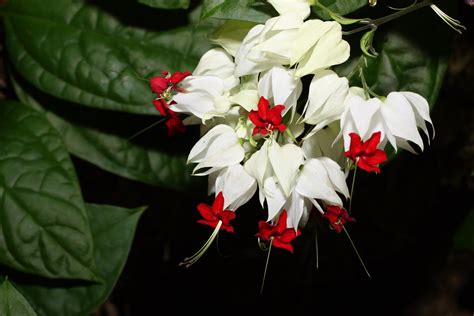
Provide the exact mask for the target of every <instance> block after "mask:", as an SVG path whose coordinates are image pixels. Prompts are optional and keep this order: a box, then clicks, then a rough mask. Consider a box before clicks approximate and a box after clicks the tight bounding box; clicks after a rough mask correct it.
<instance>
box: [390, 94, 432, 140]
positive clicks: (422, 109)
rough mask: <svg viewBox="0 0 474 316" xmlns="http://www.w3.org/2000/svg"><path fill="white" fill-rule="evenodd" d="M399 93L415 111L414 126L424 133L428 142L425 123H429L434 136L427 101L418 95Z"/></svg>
mask: <svg viewBox="0 0 474 316" xmlns="http://www.w3.org/2000/svg"><path fill="white" fill-rule="evenodd" d="M399 93H401V94H402V95H403V96H404V97H405V98H406V99H407V100H408V102H410V104H411V106H412V107H413V109H415V119H416V124H417V125H418V127H420V128H421V129H422V130H423V132H425V134H426V136H427V137H428V141H429V139H430V135H429V133H428V129H427V128H426V123H425V121H426V122H428V123H430V125H431V127H433V136H434V126H433V122H432V121H431V117H430V106H429V104H428V101H426V99H425V98H423V97H422V96H421V95H419V94H418V93H414V92H409V91H401V92H399Z"/></svg>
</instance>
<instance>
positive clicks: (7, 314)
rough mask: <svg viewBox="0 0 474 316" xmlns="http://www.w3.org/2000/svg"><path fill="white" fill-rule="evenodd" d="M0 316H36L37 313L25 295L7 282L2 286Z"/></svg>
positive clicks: (0, 288) (0, 287)
mask: <svg viewBox="0 0 474 316" xmlns="http://www.w3.org/2000/svg"><path fill="white" fill-rule="evenodd" d="M0 315H2V316H36V313H35V311H34V310H33V308H32V307H31V305H30V303H28V301H27V300H26V299H25V298H24V297H23V295H21V293H20V292H18V291H17V290H16V289H15V287H14V286H13V285H11V283H10V282H8V280H5V281H3V283H2V286H0Z"/></svg>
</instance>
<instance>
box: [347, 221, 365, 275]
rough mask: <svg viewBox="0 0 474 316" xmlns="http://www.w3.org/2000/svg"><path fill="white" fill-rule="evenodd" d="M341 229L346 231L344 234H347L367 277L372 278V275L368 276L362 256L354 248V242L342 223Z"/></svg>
mask: <svg viewBox="0 0 474 316" xmlns="http://www.w3.org/2000/svg"><path fill="white" fill-rule="evenodd" d="M342 229H343V230H344V233H346V236H347V238H348V239H349V242H350V243H351V245H352V248H354V251H355V253H356V255H357V258H359V261H360V264H361V265H362V267H363V268H364V270H365V273H367V276H368V277H369V279H372V277H371V276H370V273H369V271H368V270H367V268H366V267H365V264H364V261H363V260H362V257H361V256H360V255H359V252H358V251H357V248H356V246H355V245H354V242H353V241H352V238H351V236H349V233H348V232H347V230H346V228H345V227H344V225H342Z"/></svg>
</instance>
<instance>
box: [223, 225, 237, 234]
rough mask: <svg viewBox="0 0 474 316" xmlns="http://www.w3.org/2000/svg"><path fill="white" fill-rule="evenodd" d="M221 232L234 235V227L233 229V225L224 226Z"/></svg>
mask: <svg viewBox="0 0 474 316" xmlns="http://www.w3.org/2000/svg"><path fill="white" fill-rule="evenodd" d="M220 230H225V231H226V232H229V233H233V232H234V227H232V225H224V224H222V226H221V228H220Z"/></svg>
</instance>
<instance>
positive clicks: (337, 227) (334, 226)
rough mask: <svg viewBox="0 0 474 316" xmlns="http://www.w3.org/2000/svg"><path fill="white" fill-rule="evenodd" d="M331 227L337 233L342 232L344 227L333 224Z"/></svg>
mask: <svg viewBox="0 0 474 316" xmlns="http://www.w3.org/2000/svg"><path fill="white" fill-rule="evenodd" d="M331 227H332V228H333V229H334V230H335V231H336V233H340V232H342V225H341V224H331Z"/></svg>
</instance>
